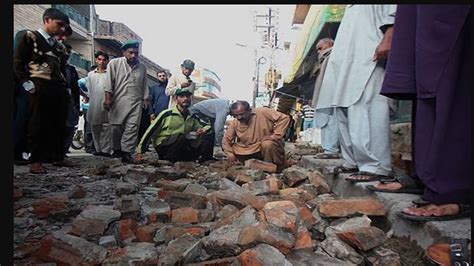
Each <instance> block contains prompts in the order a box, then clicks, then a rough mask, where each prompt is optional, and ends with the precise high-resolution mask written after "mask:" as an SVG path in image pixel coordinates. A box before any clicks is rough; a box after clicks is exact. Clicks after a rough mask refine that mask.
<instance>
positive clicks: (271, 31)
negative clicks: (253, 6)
mask: <svg viewBox="0 0 474 266" xmlns="http://www.w3.org/2000/svg"><path fill="white" fill-rule="evenodd" d="M277 14H278V11H277V10H274V9H272V8H271V7H268V13H265V14H258V12H255V17H254V22H255V25H254V26H255V28H254V31H257V30H258V29H259V28H264V29H265V30H264V31H263V32H260V34H262V36H261V37H262V42H263V46H265V47H266V48H268V49H270V52H271V53H270V54H271V55H270V63H269V64H270V66H269V70H268V71H270V72H272V73H273V69H274V68H275V67H274V60H273V57H274V50H275V49H276V47H277V40H278V39H277V31H276V26H275V24H276V23H275V22H277V21H278V16H277ZM259 18H265V20H266V25H260V24H259V21H258V20H259ZM255 60H258V62H256V64H255V65H256V71H259V66H260V64H261V63H260V58H258V59H257V57H256V58H255ZM258 76H259V73H256V77H257V78H256V82H257V84H256V93H254V94H255V95H256V96H255V97H258V96H259V93H258V91H259V85H260V84H259V78H258ZM271 88H273V85H272V86H271ZM269 93H271V92H269ZM254 102H255V100H254Z"/></svg>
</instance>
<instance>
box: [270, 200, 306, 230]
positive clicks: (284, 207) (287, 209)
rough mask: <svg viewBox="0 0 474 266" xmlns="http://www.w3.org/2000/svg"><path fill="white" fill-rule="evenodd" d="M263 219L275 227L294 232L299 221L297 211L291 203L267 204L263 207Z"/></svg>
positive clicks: (276, 202)
mask: <svg viewBox="0 0 474 266" xmlns="http://www.w3.org/2000/svg"><path fill="white" fill-rule="evenodd" d="M263 212H264V213H265V219H266V220H267V222H268V223H271V224H273V225H275V226H277V227H280V228H283V229H286V230H288V231H289V232H291V233H295V232H296V223H297V221H298V219H299V210H298V208H297V207H296V205H295V204H294V203H293V202H291V201H287V200H285V201H273V202H268V203H267V204H265V206H264V207H263Z"/></svg>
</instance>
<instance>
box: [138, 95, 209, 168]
mask: <svg viewBox="0 0 474 266" xmlns="http://www.w3.org/2000/svg"><path fill="white" fill-rule="evenodd" d="M191 97H192V93H191V92H190V91H189V90H187V89H186V88H180V89H178V90H176V92H175V95H174V96H173V98H174V100H175V101H176V103H177V104H176V106H175V107H173V108H170V109H166V110H164V111H162V112H161V113H160V114H159V115H158V117H157V118H155V120H153V121H152V123H151V125H150V126H149V127H148V129H147V130H146V132H145V134H144V135H143V137H142V138H141V140H140V143H139V144H138V147H137V150H136V152H137V155H136V157H135V160H136V161H137V162H140V161H141V160H142V154H143V153H144V152H145V151H146V148H147V147H148V145H149V143H150V141H151V140H152V138H154V140H153V144H154V146H155V149H156V152H157V153H158V156H159V158H160V159H163V160H168V161H171V162H176V161H196V160H197V161H199V162H203V161H206V160H210V159H212V151H213V139H212V135H210V134H205V133H206V132H207V131H208V130H209V129H210V128H211V127H210V125H209V124H206V123H205V122H204V121H202V120H200V119H199V118H197V117H196V116H195V115H192V114H190V113H189V110H188V107H189V106H190V104H191Z"/></svg>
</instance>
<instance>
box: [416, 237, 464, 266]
mask: <svg viewBox="0 0 474 266" xmlns="http://www.w3.org/2000/svg"><path fill="white" fill-rule="evenodd" d="M470 244H471V243H470V240H469V239H452V240H451V241H450V243H438V244H433V245H431V246H429V247H428V249H427V250H426V252H425V256H426V257H427V258H428V259H429V260H430V261H431V262H432V263H435V264H436V265H462V266H469V265H471V264H470V262H471V256H470V253H471V252H470V251H471V248H470V247H471V245H470Z"/></svg>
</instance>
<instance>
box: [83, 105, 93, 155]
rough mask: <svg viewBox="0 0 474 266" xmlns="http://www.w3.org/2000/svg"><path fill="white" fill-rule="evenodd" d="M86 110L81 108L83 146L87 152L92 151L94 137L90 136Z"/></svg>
mask: <svg viewBox="0 0 474 266" xmlns="http://www.w3.org/2000/svg"><path fill="white" fill-rule="evenodd" d="M87 112H88V110H83V113H84V147H85V150H86V152H87V153H94V152H95V146H94V139H93V138H92V127H91V124H90V123H89V121H88V120H87Z"/></svg>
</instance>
